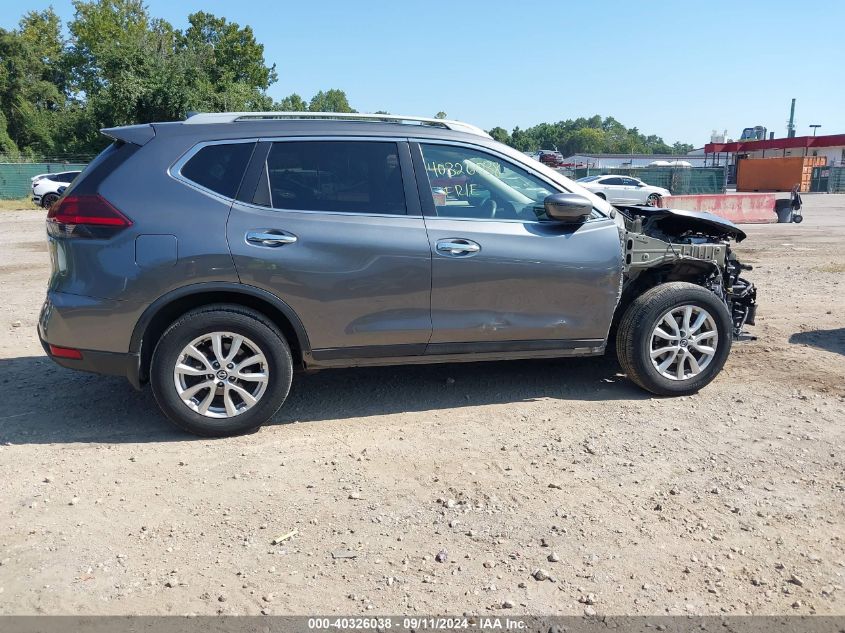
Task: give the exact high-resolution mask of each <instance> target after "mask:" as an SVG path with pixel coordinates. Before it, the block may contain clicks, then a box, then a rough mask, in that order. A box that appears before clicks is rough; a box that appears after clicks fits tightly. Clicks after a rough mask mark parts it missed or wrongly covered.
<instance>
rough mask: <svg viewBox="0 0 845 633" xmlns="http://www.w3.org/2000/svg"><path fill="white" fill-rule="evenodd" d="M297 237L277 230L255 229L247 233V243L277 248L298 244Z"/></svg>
mask: <svg viewBox="0 0 845 633" xmlns="http://www.w3.org/2000/svg"><path fill="white" fill-rule="evenodd" d="M296 239H297V238H296V235H293V234H292V233H287V232H285V231H279V230H276V229H254V230H252V231H247V233H246V241H247V243H249V244H252V245H253V246H269V247H271V248H276V247H277V246H284V245H285V244H293V243H294V242H296Z"/></svg>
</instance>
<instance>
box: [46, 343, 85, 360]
mask: <svg viewBox="0 0 845 633" xmlns="http://www.w3.org/2000/svg"><path fill="white" fill-rule="evenodd" d="M50 355H51V356H55V357H56V358H68V359H70V360H82V352H80V351H79V350H78V349H74V348H73V347H59V346H58V345H50Z"/></svg>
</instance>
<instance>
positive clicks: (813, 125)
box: [810, 123, 821, 136]
mask: <svg viewBox="0 0 845 633" xmlns="http://www.w3.org/2000/svg"><path fill="white" fill-rule="evenodd" d="M810 127H811V128H813V136H815V135H816V130H817V129H819V128H820V127H821V125H819V124H818V123H812V124H811V125H810Z"/></svg>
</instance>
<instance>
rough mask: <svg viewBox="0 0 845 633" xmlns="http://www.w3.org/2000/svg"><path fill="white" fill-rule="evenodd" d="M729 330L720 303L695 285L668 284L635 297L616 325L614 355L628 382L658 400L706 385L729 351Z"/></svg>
mask: <svg viewBox="0 0 845 633" xmlns="http://www.w3.org/2000/svg"><path fill="white" fill-rule="evenodd" d="M732 333H733V326H732V322H731V316H730V314H729V312H728V309H727V307H726V306H725V304H724V303H722V301H721V300H720V299H719V298H718V297H717V296H716V295H715V294H713V293H712V292H710V291H709V290H707V289H706V288H702V287H701V286H696V285H695V284H690V283H685V282H672V283H667V284H661V285H659V286H655V287H654V288H651V289H650V290H648V291H646V292H645V293H643V294H642V295H640V296H639V297H637V298H636V299H635V300H634V302H633V303H631V305H630V306H629V307H628V309H627V310H626V311H625V314H624V315H623V316H622V319H621V320H620V322H619V329H618V332H617V338H616V353H617V356H618V358H619V364H620V365H621V366H622V369H623V370H624V371H625V373H626V374H627V375H628V378H630V379H631V380H632V381H633V382H634V383H636V384H637V385H639V386H640V387H642V388H643V389H645V390H647V391H650V392H652V393H654V394H657V395H660V396H683V395H689V394H692V393H695V392H697V391H698V390H699V389H701V388H703V387H705V386H706V385H708V384H709V383H710V382H711V381H712V380H713V379H714V378H715V377H716V375H717V374H718V373H719V372H720V371H721V370H722V367H723V366H724V364H725V361H726V360H727V358H728V354H729V353H730V351H731V343H732Z"/></svg>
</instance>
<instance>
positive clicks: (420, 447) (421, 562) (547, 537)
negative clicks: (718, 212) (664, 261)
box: [0, 195, 845, 615]
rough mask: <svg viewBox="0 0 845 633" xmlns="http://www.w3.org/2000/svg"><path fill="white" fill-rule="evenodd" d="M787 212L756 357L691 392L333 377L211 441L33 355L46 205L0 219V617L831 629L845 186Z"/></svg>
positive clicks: (842, 510)
mask: <svg viewBox="0 0 845 633" xmlns="http://www.w3.org/2000/svg"><path fill="white" fill-rule="evenodd" d="M805 202H806V206H805V214H806V215H805V217H806V219H805V221H804V223H803V224H800V225H796V224H791V225H766V226H750V227H747V230H748V233H749V238H748V240H746V241H745V242H743V244H741V245H739V246H738V248H737V251H738V253H739V255H740V257H741V258H742V259H743V260H745V261H746V262H748V263H752V264H754V266H755V270H754V272H753V273H750V274H749V277H750V278H751V279H752V280H753V281H754V282H755V283H756V284H757V285H758V286H759V301H760V309H759V312H758V325H757V326H756V327H755V328H753V333H754V334H756V335H757V336H759V340H757V341H755V342H749V343H743V344H737V345H736V346H735V347H734V351H733V353H732V355H731V358H730V360H729V361H728V365H727V366H726V368H725V370H724V372H723V373H722V374H721V376H720V377H719V378H718V379H717V380H716V381H715V382H714V383H713V384H712V385H710V386H709V387H707V388H706V389H705V390H704V391H702V392H701V393H700V394H698V395H696V396H694V397H689V398H679V399H660V398H655V397H651V396H650V395H649V394H646V393H644V392H642V391H640V390H638V389H637V388H635V387H633V386H632V385H631V384H629V383H628V382H627V381H626V380H625V379H624V377H622V376H620V375H618V374H617V371H618V369H617V367H616V365H615V363H614V362H612V361H611V360H609V359H601V358H599V359H583V360H561V361H531V362H510V363H486V364H485V363H479V364H464V365H441V366H417V367H402V368H379V369H358V370H334V371H326V372H323V373H317V374H312V375H300V376H298V377H296V378H295V380H294V385H293V390H292V393H291V398H290V400H289V403H288V404H287V405H286V406H285V407H284V408H283V409H282V411H281V412H280V413H279V415H278V416H277V419H276V423H275V424H274V425H271V426H268V427H265V428H264V429H262V430H261V431H260V432H258V433H255V434H252V435H248V436H245V437H239V438H234V439H225V440H216V441H211V440H203V439H196V438H194V437H191V436H186V435H184V434H182V433H180V432H177V431H175V430H174V429H172V428H171V427H170V426H169V425H168V423H167V422H166V421H165V420H164V419H163V418H162V416H161V415H160V414H159V413H158V410H157V408H156V406H155V403H154V401H153V398H152V396H151V394H150V393H149V390H147V391H145V392H143V393H138V392H135V391H134V390H133V389H132V388H131V387H130V386H129V384H128V383H127V382H126V381H125V380H122V379H119V378H107V377H98V376H93V375H87V374H80V373H76V372H72V371H68V370H65V369H61V368H59V367H56V366H54V365H53V364H52V363H51V362H50V361H49V360H47V359H46V358H45V356H44V354H43V353H42V350H41V348H40V346H39V344H38V341H37V338H36V333H35V326H36V320H37V315H38V310H39V307H40V305H41V301H42V299H43V295H44V287H45V281H46V278H47V271H48V261H47V253H46V247H45V237H44V229H43V217H44V212H43V211H4V212H2V213H0V331H2V332H3V336H2V337H0V402H2V403H3V407H2V409H0V444H2V445H0V480H1V481H2V482H3V484H2V485H3V489H4V493H3V503H2V505H1V506H0V613H3V614H12V613H15V614H35V613H47V614H71V613H81V614H185V613H196V614H215V613H226V614H258V613H261V612H265V613H272V614H290V613H295V614H307V613H338V614H353V613H371V614H372V613H385V614H387V613H392V614H414V613H416V614H432V613H449V614H461V613H480V614H488V613H503V614H552V613H554V614H564V615H565V614H581V613H585V612H586V613H588V614H590V613H593V612H595V613H598V614H684V613H695V614H720V613H730V614H746V613H752V614H789V613H801V614H807V613H819V614H843V613H845V588H843V584H845V580H843V574H845V541H843V539H845V472H843V471H845V469H843V459H845V455H844V454H843V446H845V322H844V321H843V313H844V312H845V294H843V291H845V274H843V273H845V255H843V252H845V251H843V243H845V196H823V195H822V196H810V195H807V196H805ZM291 533H293V535H292V536H288V535H289V534H291ZM282 536H288V538H285V539H282V540H281V542H280V543H278V544H273V541H274V539H276V538H277V537H282ZM440 552H444V554H441V555H440V556H439V557H438V553H440ZM438 558H439V559H441V560H442V562H439V561H438V560H437V559H438ZM537 570H543V571H542V572H541V573H538V574H536V577H538V578H543V577H544V575H546V576H548V578H547V579H545V580H537V579H536V578H535V571H537ZM506 607H510V610H506Z"/></svg>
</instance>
